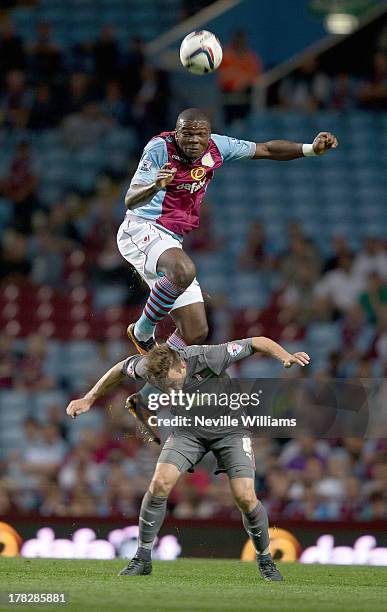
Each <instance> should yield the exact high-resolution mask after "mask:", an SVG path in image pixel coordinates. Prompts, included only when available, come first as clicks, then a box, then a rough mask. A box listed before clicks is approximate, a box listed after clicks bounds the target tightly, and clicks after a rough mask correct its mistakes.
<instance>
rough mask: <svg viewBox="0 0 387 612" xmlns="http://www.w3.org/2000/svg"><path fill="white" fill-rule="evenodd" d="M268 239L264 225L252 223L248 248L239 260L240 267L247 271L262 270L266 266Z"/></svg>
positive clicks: (248, 237) (247, 242) (247, 243)
mask: <svg viewBox="0 0 387 612" xmlns="http://www.w3.org/2000/svg"><path fill="white" fill-rule="evenodd" d="M265 258H266V238H265V231H264V229H263V225H262V223H258V222H257V221H255V222H253V223H251V225H250V227H249V230H248V234H247V241H246V248H245V250H244V252H243V253H242V255H241V256H240V259H239V267H240V268H244V269H246V270H261V269H262V268H263V267H264V266H265V263H266V262H265Z"/></svg>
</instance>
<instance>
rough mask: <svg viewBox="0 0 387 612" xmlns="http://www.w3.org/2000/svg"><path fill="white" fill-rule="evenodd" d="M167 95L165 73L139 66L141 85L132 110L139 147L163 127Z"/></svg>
mask: <svg viewBox="0 0 387 612" xmlns="http://www.w3.org/2000/svg"><path fill="white" fill-rule="evenodd" d="M168 96H169V83H168V76H167V74H166V73H165V72H163V71H160V70H155V69H154V68H153V67H152V66H149V65H146V64H145V65H144V66H143V67H142V68H141V86H140V88H139V90H138V92H137V94H136V96H135V98H134V101H133V110H132V114H133V121H134V127H135V129H136V132H137V140H138V147H139V148H141V149H142V147H143V143H144V142H146V141H147V140H149V139H150V138H152V137H153V136H154V135H155V134H157V133H159V132H161V131H162V130H163V129H165V117H166V116H167V115H168V113H167V108H168Z"/></svg>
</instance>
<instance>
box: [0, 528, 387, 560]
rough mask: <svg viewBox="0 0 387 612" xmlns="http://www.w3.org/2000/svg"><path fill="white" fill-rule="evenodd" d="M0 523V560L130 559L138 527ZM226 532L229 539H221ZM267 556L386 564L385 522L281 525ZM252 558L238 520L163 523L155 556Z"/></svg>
mask: <svg viewBox="0 0 387 612" xmlns="http://www.w3.org/2000/svg"><path fill="white" fill-rule="evenodd" d="M50 525H51V526H50V527H48V526H47V523H45V522H44V521H42V520H38V519H37V520H36V521H34V520H28V521H27V522H25V521H23V522H21V521H20V520H14V521H11V520H10V521H9V522H2V523H0V556H19V555H20V556H23V557H29V558H33V557H41V558H64V559H71V558H77V559H114V558H117V557H124V558H130V557H131V556H132V555H133V554H134V553H135V551H136V547H137V536H138V527H137V525H134V524H133V525H129V526H128V525H127V524H126V525H125V524H124V523H123V522H122V521H117V522H116V523H114V522H112V521H104V520H93V519H88V520H85V519H81V520H77V521H76V522H74V520H72V521H71V522H68V521H66V520H57V519H54V520H52V519H51V520H50ZM225 529H227V531H228V534H229V537H227V538H224V533H225ZM270 542H271V549H272V554H273V555H274V556H275V557H276V558H278V559H282V560H283V561H287V562H294V561H299V562H301V563H321V564H326V563H333V564H338V565H363V564H364V565H383V566H387V530H386V524H385V523H384V522H383V523H382V522H377V523H368V524H366V523H359V524H352V525H351V526H348V524H345V523H331V524H330V523H326V522H325V523H318V522H316V523H313V524H311V523H306V522H294V523H290V522H286V529H284V528H282V527H281V528H279V527H275V528H271V529H270ZM178 557H203V558H208V557H215V558H216V557H218V558H236V559H237V558H241V559H242V560H244V561H252V560H254V558H255V553H254V549H253V546H252V544H251V542H250V540H248V541H247V542H246V538H245V535H244V532H243V530H242V529H241V526H240V524H239V522H238V521H225V520H221V521H217V520H205V521H200V520H192V521H191V520H184V521H174V522H173V523H172V522H169V523H168V522H167V523H166V525H165V527H164V528H163V530H162V531H161V534H160V537H159V539H158V542H157V546H156V548H155V555H154V558H157V559H161V560H173V559H177V558H178Z"/></svg>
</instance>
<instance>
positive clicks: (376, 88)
mask: <svg viewBox="0 0 387 612" xmlns="http://www.w3.org/2000/svg"><path fill="white" fill-rule="evenodd" d="M359 100H360V103H361V105H362V106H363V107H364V108H368V109H372V110H381V111H382V110H385V109H386V106H387V53H385V52H383V51H379V52H378V53H375V55H374V57H373V70H372V77H371V79H370V80H369V81H368V82H366V83H365V84H364V85H363V86H362V87H361V88H360V91H359Z"/></svg>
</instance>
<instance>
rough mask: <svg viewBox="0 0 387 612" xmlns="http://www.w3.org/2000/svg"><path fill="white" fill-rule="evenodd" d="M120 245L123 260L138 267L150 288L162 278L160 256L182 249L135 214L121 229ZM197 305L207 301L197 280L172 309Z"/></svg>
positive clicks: (127, 217)
mask: <svg viewBox="0 0 387 612" xmlns="http://www.w3.org/2000/svg"><path fill="white" fill-rule="evenodd" d="M117 246H118V250H119V252H120V253H121V255H122V257H124V259H126V261H128V262H129V263H131V264H132V266H134V267H135V268H136V270H137V272H138V273H139V274H140V275H141V276H142V278H143V279H144V280H145V281H146V282H147V283H148V285H149V287H150V288H152V287H153V285H154V284H155V282H156V281H157V280H159V278H160V276H159V275H158V274H157V271H156V268H157V262H158V260H159V257H160V255H161V254H162V253H164V251H166V250H168V249H171V248H177V249H181V248H182V245H181V242H179V240H177V239H176V238H174V237H173V236H172V235H171V234H168V233H167V232H164V231H163V229H162V228H161V227H159V226H157V225H155V224H154V223H150V222H149V221H148V220H147V219H144V218H143V217H137V216H136V215H131V214H127V215H126V217H125V219H124V220H123V222H122V223H121V225H120V227H119V229H118V233H117ZM196 302H203V295H202V290H201V289H200V285H199V283H198V281H197V280H196V278H195V279H194V280H193V281H192V283H191V284H190V286H189V287H187V289H186V290H185V291H184V293H182V294H181V295H180V296H179V297H178V298H177V300H176V302H175V303H174V305H173V307H172V310H175V308H181V307H182V306H188V304H196Z"/></svg>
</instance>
